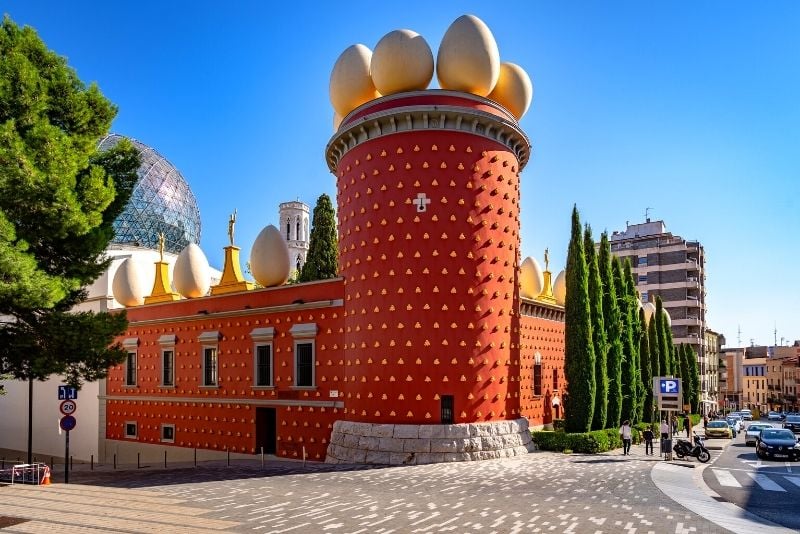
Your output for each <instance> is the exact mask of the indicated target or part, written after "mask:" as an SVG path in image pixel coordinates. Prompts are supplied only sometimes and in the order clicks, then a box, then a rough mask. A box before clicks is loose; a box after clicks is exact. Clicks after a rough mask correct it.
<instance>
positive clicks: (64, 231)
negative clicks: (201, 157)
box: [0, 17, 139, 386]
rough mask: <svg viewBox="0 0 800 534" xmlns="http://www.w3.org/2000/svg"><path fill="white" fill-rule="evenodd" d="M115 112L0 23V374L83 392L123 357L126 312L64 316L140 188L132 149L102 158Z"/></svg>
mask: <svg viewBox="0 0 800 534" xmlns="http://www.w3.org/2000/svg"><path fill="white" fill-rule="evenodd" d="M115 115H116V108H115V107H114V106H113V105H112V104H111V103H110V102H109V101H108V100H107V99H106V98H105V97H104V96H103V95H102V94H101V93H100V90H99V89H98V88H97V86H96V85H94V84H92V85H90V86H88V87H87V86H86V85H84V84H83V82H81V81H80V79H78V77H77V75H76V74H75V72H74V70H72V69H71V68H70V67H69V66H68V65H67V63H66V60H65V59H64V58H62V57H60V56H58V55H57V54H55V53H54V52H52V51H50V50H48V49H47V47H46V46H45V44H44V43H43V42H42V41H41V39H40V38H39V36H38V35H37V34H36V32H35V31H34V30H33V29H31V28H29V27H25V28H20V27H19V26H17V25H16V24H14V23H13V22H12V21H11V19H10V18H8V17H5V18H4V20H3V23H2V25H0V272H2V273H3V274H2V276H0V316H3V319H2V322H0V370H3V371H4V372H6V373H8V374H10V375H11V376H13V377H14V378H16V379H22V380H29V381H32V380H44V379H45V378H47V377H48V376H50V375H51V374H53V373H60V374H64V375H65V376H66V377H67V381H68V382H69V383H71V384H73V385H76V386H77V385H80V383H81V381H82V380H96V379H98V378H101V377H103V376H105V375H106V373H107V369H108V368H109V367H110V366H112V365H115V364H117V363H119V362H120V361H122V359H124V357H125V353H124V351H123V350H122V349H121V347H120V346H118V345H113V346H112V343H113V340H114V338H115V337H116V336H117V335H119V334H121V333H122V332H123V331H124V330H125V328H126V327H127V320H126V318H125V314H124V312H122V313H118V314H114V315H109V314H108V313H89V312H85V313H80V314H70V313H68V312H69V310H70V309H71V308H72V307H73V306H74V305H75V304H78V303H79V302H81V301H82V300H84V299H85V298H86V292H85V290H84V289H83V288H84V287H86V286H87V285H88V284H90V283H92V282H93V281H94V280H95V279H96V278H97V277H98V276H99V275H100V274H102V273H103V272H104V271H105V270H106V269H107V268H108V264H109V261H108V260H106V259H104V251H105V249H106V247H107V245H108V242H109V240H110V239H111V238H112V237H113V235H114V231H113V225H112V223H113V221H114V219H115V218H116V217H117V216H118V215H119V214H120V213H121V211H122V210H123V208H124V207H125V204H126V203H127V201H128V199H129V197H130V194H131V191H132V189H133V186H134V185H135V184H136V179H137V176H136V170H137V168H138V166H139V155H138V152H137V151H136V150H135V148H134V147H133V146H132V145H131V144H130V143H127V142H123V143H119V144H118V145H117V146H116V147H114V148H113V149H112V150H109V151H107V152H103V153H98V152H97V143H98V141H99V140H100V138H101V137H102V136H104V135H106V134H107V133H108V130H109V128H110V126H111V121H112V119H113V118H114V116H115Z"/></svg>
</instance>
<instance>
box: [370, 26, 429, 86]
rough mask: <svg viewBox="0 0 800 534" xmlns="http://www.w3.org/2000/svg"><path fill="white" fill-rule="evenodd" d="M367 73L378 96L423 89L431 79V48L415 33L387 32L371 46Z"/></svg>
mask: <svg viewBox="0 0 800 534" xmlns="http://www.w3.org/2000/svg"><path fill="white" fill-rule="evenodd" d="M370 72H371V74H372V82H373V83H374V84H375V89H377V91H378V92H379V93H380V94H382V95H391V94H394V93H401V92H403V91H417V90H423V89H427V87H428V84H429V83H431V78H433V53H432V52H431V47H430V46H428V43H427V42H425V39H424V38H423V37H422V36H421V35H420V34H418V33H417V32H414V31H411V30H394V31H391V32H389V33H387V34H386V35H384V36H383V38H381V40H380V41H378V44H377V45H375V50H374V51H373V52H372V60H371V62H370Z"/></svg>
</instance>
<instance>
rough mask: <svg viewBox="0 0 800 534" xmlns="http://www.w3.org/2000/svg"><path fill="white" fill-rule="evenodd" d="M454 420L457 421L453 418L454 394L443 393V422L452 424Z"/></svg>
mask: <svg viewBox="0 0 800 534" xmlns="http://www.w3.org/2000/svg"><path fill="white" fill-rule="evenodd" d="M454 422H455V421H454V418H453V396H452V395H442V424H443V425H452V424H453V423H454Z"/></svg>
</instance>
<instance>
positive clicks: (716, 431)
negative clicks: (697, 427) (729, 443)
mask: <svg viewBox="0 0 800 534" xmlns="http://www.w3.org/2000/svg"><path fill="white" fill-rule="evenodd" d="M732 437H733V431H732V430H731V428H730V427H729V426H728V423H727V422H725V421H709V422H708V425H706V438H726V439H730V438H732Z"/></svg>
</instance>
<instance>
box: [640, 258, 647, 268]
mask: <svg viewBox="0 0 800 534" xmlns="http://www.w3.org/2000/svg"><path fill="white" fill-rule="evenodd" d="M638 265H639V267H647V256H639V260H638Z"/></svg>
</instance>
